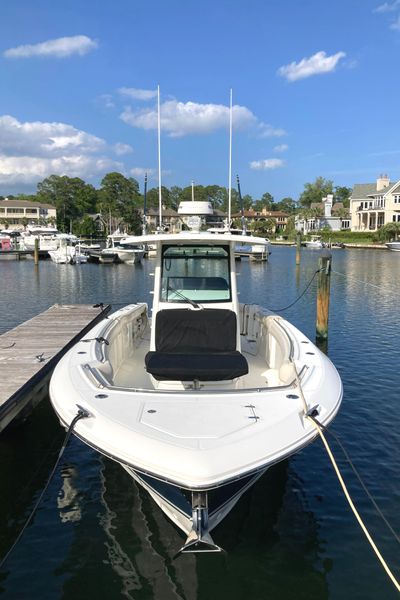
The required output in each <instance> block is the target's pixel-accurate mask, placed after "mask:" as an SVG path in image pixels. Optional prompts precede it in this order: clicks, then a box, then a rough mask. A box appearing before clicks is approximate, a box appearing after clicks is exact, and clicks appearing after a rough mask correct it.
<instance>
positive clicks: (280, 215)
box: [233, 207, 290, 233]
mask: <svg viewBox="0 0 400 600" xmlns="http://www.w3.org/2000/svg"><path fill="white" fill-rule="evenodd" d="M243 214H244V217H245V219H246V223H247V228H248V229H249V230H252V229H253V228H254V224H255V223H259V222H260V221H269V220H270V219H271V220H272V221H274V223H275V225H274V228H273V233H275V232H276V231H278V230H279V231H285V229H286V226H287V221H288V218H289V217H290V215H289V214H288V213H286V212H283V211H281V210H267V209H266V208H265V207H264V208H263V209H262V210H261V211H256V210H252V209H250V210H245V211H243ZM241 216H242V213H236V214H234V215H233V218H234V219H240V218H241Z"/></svg>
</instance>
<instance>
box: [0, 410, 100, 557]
mask: <svg viewBox="0 0 400 600" xmlns="http://www.w3.org/2000/svg"><path fill="white" fill-rule="evenodd" d="M77 407H78V409H79V410H78V412H77V414H76V415H75V417H74V418H73V420H72V421H71V424H70V426H69V427H68V431H67V433H66V436H65V438H64V441H63V444H62V446H61V449H60V452H59V453H58V457H57V460H56V462H55V464H54V467H53V468H52V470H51V473H50V475H49V477H48V479H47V481H46V484H45V486H44V488H43V490H42V491H41V493H40V495H39V498H38V499H37V501H36V502H35V505H34V507H33V509H32V511H31V513H30V515H29V517H28V518H27V520H26V521H25V523H24V525H23V527H22V529H21V531H20V532H19V534H18V536H17V538H16V540H15V541H14V543H13V544H12V546H11V548H10V549H9V550H8V552H7V553H6V555H5V556H4V557H3V558H2V559H1V561H0V569H2V567H3V565H4V564H5V562H6V561H7V559H8V557H9V556H10V554H11V553H12V551H13V550H14V548H15V547H16V546H17V544H18V542H19V541H20V539H21V538H22V536H23V534H24V532H25V529H26V528H27V527H28V525H29V523H30V522H31V521H32V519H33V517H34V515H35V513H36V511H37V509H38V508H39V505H40V503H41V501H42V498H43V496H44V495H45V493H46V491H47V488H48V487H49V485H50V482H51V480H52V479H53V477H54V474H55V472H56V470H57V468H58V465H59V463H60V460H61V458H62V455H63V454H64V451H65V449H66V447H67V444H68V442H69V438H70V437H71V434H72V431H73V429H74V427H75V425H76V424H77V422H78V421H79V420H80V419H87V418H89V417H91V416H92V415H91V414H90V413H89V412H88V411H87V410H86V409H85V408H83V407H82V406H79V405H78V404H77Z"/></svg>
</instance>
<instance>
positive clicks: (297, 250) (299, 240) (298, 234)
mask: <svg viewBox="0 0 400 600" xmlns="http://www.w3.org/2000/svg"><path fill="white" fill-rule="evenodd" d="M300 249H301V233H300V231H298V232H297V234H296V265H299V264H300Z"/></svg>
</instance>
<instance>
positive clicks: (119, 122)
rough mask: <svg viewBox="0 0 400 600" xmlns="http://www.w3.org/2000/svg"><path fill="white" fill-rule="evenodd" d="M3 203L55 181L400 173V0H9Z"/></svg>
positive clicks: (249, 183)
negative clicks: (111, 175)
mask: <svg viewBox="0 0 400 600" xmlns="http://www.w3.org/2000/svg"><path fill="white" fill-rule="evenodd" d="M0 33H1V35H0V81H1V88H0V194H2V195H5V194H7V193H13V194H16V193H19V192H22V193H29V192H34V191H36V185H37V183H38V182H39V181H41V180H43V179H44V178H45V177H47V176H49V175H50V174H53V173H55V174H60V175H61V174H65V175H68V176H71V177H81V178H82V179H84V180H85V181H87V182H90V183H93V184H94V185H96V186H98V185H99V182H100V181H101V178H102V177H103V176H104V174H105V173H107V172H110V171H115V170H116V171H120V172H122V173H124V175H126V176H133V177H135V178H136V179H137V180H138V181H139V184H140V186H141V188H143V179H144V172H145V171H147V172H148V173H149V185H150V186H156V185H157V181H158V174H157V130H156V125H157V115H156V108H157V98H156V95H155V94H156V89H157V85H159V86H160V90H161V123H162V135H161V155H162V182H163V184H164V185H166V186H167V187H171V186H172V185H179V186H182V187H184V186H187V185H190V183H191V181H192V180H194V181H195V182H196V183H198V184H203V185H207V184H219V185H225V186H227V185H228V165H229V163H228V156H229V155H228V148H229V131H228V129H229V127H228V125H229V108H228V107H229V93H230V89H231V88H232V90H233V104H234V111H233V124H234V131H233V159H232V160H233V162H232V175H233V182H232V183H233V185H234V184H235V175H236V173H238V174H239V176H240V180H241V187H242V193H249V194H251V195H252V196H253V197H254V198H255V199H256V198H259V197H260V196H261V195H262V194H263V193H264V192H270V193H271V194H272V195H273V196H274V198H275V200H276V201H279V200H280V199H282V198H283V197H286V196H291V197H293V198H294V199H297V198H298V196H299V194H300V193H301V192H302V190H303V188H304V184H305V183H306V182H310V181H314V180H315V178H316V177H318V176H323V177H325V178H327V179H332V180H333V181H334V184H335V185H343V186H348V187H352V186H353V184H354V183H362V182H372V181H374V180H375V179H376V177H377V176H378V175H379V174H380V173H382V172H384V173H388V175H389V176H390V177H391V179H398V178H399V177H400V168H399V160H400V145H399V133H398V130H399V112H400V111H399V97H400V95H399V77H398V72H399V63H400V60H399V58H400V0H388V1H387V2H385V1H382V0H376V1H375V0H346V1H345V0H335V1H334V2H332V1H331V2H328V1H326V0H303V1H302V2H299V1H298V0H280V1H278V0H246V1H244V0H230V1H228V0H214V1H211V0H202V1H199V0H197V1H193V0H185V1H183V0H182V1H180V0H164V1H162V0H147V2H143V1H141V2H139V1H137V0H114V2H109V1H107V2H106V1H104V0H96V1H94V0H85V1H84V2H82V0H80V1H79V2H78V1H77V0H68V2H67V1H65V0H64V1H60V2H54V0H51V1H48V0H35V2H32V0H14V1H13V2H11V1H10V0H8V1H6V0H3V2H2V3H1V8H0Z"/></svg>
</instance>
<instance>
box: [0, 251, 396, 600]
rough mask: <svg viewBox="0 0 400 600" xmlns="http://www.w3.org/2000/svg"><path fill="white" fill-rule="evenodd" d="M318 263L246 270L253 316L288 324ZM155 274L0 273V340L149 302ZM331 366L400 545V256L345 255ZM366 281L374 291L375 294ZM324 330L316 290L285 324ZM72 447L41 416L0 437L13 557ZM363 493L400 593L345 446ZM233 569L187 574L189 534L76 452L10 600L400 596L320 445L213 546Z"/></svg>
mask: <svg viewBox="0 0 400 600" xmlns="http://www.w3.org/2000/svg"><path fill="white" fill-rule="evenodd" d="M317 260H318V252H316V251H310V250H304V251H303V253H302V264H301V266H300V269H299V270H298V271H297V272H296V267H295V253H294V249H293V248H277V247H274V248H273V253H272V255H271V260H270V262H269V263H268V264H248V263H246V262H242V263H238V265H237V270H238V272H239V273H240V277H239V286H240V289H241V300H242V301H243V302H256V303H259V304H263V305H264V306H266V307H268V308H273V309H278V308H280V307H284V306H286V305H288V304H289V303H290V302H291V301H292V300H294V299H295V298H296V297H297V296H298V294H299V293H300V291H301V290H302V289H304V287H305V285H306V284H307V283H308V281H309V280H310V279H311V277H312V274H313V272H314V270H315V269H316V268H317ZM153 265H154V263H152V261H150V260H149V261H145V262H144V264H143V266H127V265H118V266H117V265H90V264H87V265H80V266H75V267H73V266H69V265H54V264H52V263H51V262H41V263H40V266H39V268H38V269H35V268H34V265H33V264H32V262H28V261H23V262H19V263H18V262H14V261H10V262H7V261H2V262H0V286H1V295H0V332H3V331H5V330H7V329H9V328H11V327H12V326H14V325H16V324H18V323H20V322H22V321H24V320H26V319H28V318H30V317H32V316H34V315H35V314H37V313H38V312H40V311H42V310H44V309H46V308H48V307H49V306H50V305H52V304H54V303H56V302H59V303H95V302H113V303H115V308H118V307H119V303H122V304H125V303H128V302H133V301H136V300H143V299H144V300H147V301H148V302H150V299H151V296H150V294H149V290H150V286H151V285H152V281H153V280H152V278H150V277H149V272H151V271H152V270H153ZM333 269H334V271H336V272H338V273H340V275H339V274H336V273H334V274H332V280H331V310H330V338H329V356H330V358H331V359H332V360H333V362H334V363H335V364H336V366H337V368H338V370H339V372H340V374H341V376H342V379H343V384H344V389H345V394H344V402H343V405H342V410H341V412H340V414H339V416H338V417H337V419H336V421H335V423H334V425H333V427H332V429H333V430H334V431H335V433H337V434H338V435H339V436H340V437H341V439H342V441H343V442H344V443H345V445H346V448H347V450H348V452H349V454H350V456H351V457H352V459H353V461H354V462H355V464H356V466H357V467H358V469H359V471H360V472H361V474H362V476H363V479H364V481H365V482H366V483H367V485H368V487H369V488H370V490H371V492H372V493H373V495H374V497H375V499H376V500H377V502H378V504H379V505H380V506H381V508H382V510H383V512H384V513H385V515H386V517H387V518H388V519H389V521H390V522H391V523H392V525H393V527H394V528H395V530H396V531H398V532H400V510H399V507H400V451H399V441H400V394H399V389H400V369H399V367H398V365H399V364H400V337H399V318H400V306H399V302H398V297H399V296H398V293H399V281H400V254H398V253H394V252H389V251H371V250H369V251H367V250H365V251H363V250H352V251H351V250H337V251H334V252H333ZM358 280H361V281H363V282H365V283H361V282H360V281H358ZM283 314H284V315H285V316H286V317H287V318H288V319H289V320H291V321H292V322H293V323H294V324H295V325H296V326H298V327H299V328H300V329H302V330H303V331H304V332H305V333H306V335H308V336H309V337H311V338H313V337H314V329H315V282H314V283H313V285H312V286H311V288H310V290H309V292H308V293H307V294H306V295H305V296H304V298H303V299H302V300H301V301H300V302H299V303H297V304H296V305H295V306H294V307H293V308H291V309H289V310H288V311H286V312H285V313H283ZM63 438H64V432H63V430H61V428H60V427H59V425H58V422H57V419H56V418H55V417H54V415H53V413H52V410H51V407H50V405H49V403H48V402H47V401H45V402H43V403H42V404H41V405H39V407H37V409H36V410H35V412H34V413H33V414H32V415H31V417H30V418H29V419H28V421H26V422H25V423H24V424H22V425H20V426H18V428H17V427H14V428H10V429H8V430H6V431H5V432H4V433H2V434H1V436H0V481H1V493H0V535H1V537H0V555H4V553H5V552H6V551H7V549H8V547H9V546H10V545H11V543H12V541H13V540H14V539H15V537H16V535H17V533H18V532H19V530H20V528H21V526H22V524H23V523H24V521H25V519H26V518H27V516H28V515H29V513H30V511H31V509H32V506H33V505H34V502H35V500H36V499H37V497H38V495H39V493H40V491H41V489H42V487H43V485H44V483H45V481H46V480H47V477H48V475H49V473H50V471H51V468H52V466H53V464H54V462H55V460H56V457H57V454H58V450H59V448H60V445H61V443H62V440H63ZM332 445H333V447H334V449H335V450H336V455H337V457H338V459H339V463H340V465H341V467H342V469H343V473H344V476H345V478H346V480H347V482H348V484H349V488H350V491H351V493H352V495H353V498H354V500H355V502H356V503H357V505H358V507H359V509H360V511H361V513H362V515H363V516H364V518H365V521H366V523H367V525H368V526H369V528H370V530H371V532H372V533H373V535H374V537H375V541H376V542H377V544H378V546H379V548H380V549H381V550H382V552H383V554H384V555H385V557H386V558H387V560H388V562H389V564H390V565H391V567H392V568H393V570H394V571H395V573H396V574H397V576H398V577H400V560H399V548H398V544H397V543H396V542H395V541H393V539H392V538H391V537H390V534H389V533H388V532H387V530H386V529H385V527H384V525H383V524H382V523H381V521H380V520H379V518H378V517H377V516H376V515H375V512H374V510H373V508H372V507H371V504H370V502H369V500H368V499H367V498H366V497H365V495H364V493H363V492H362V490H360V486H359V484H358V482H357V481H356V479H355V477H354V475H352V472H351V470H350V469H349V468H348V467H347V466H346V463H345V461H344V460H343V459H342V458H341V455H340V451H339V449H336V445H335V444H334V443H333V442H332ZM213 535H214V538H215V540H216V542H217V543H218V544H220V545H221V546H222V547H223V548H225V549H226V551H227V552H226V554H223V555H208V556H207V555H204V556H197V557H195V556H184V557H180V558H178V559H175V560H174V558H173V557H174V554H175V552H176V550H177V549H178V548H179V547H180V546H181V544H182V541H183V536H182V534H181V533H180V532H179V531H178V530H177V529H176V528H175V527H174V526H173V525H172V524H171V523H170V522H169V521H168V520H167V519H166V518H165V517H164V515H163V514H162V513H161V511H160V510H159V509H158V508H157V507H156V506H155V505H154V503H153V502H152V501H151V499H150V498H149V497H148V496H147V494H146V493H145V492H143V491H142V490H141V489H138V488H137V487H136V485H135V484H134V483H133V482H132V480H131V478H130V477H129V476H128V475H127V474H126V473H125V471H124V470H123V469H122V468H121V467H119V466H118V465H116V464H114V463H113V462H111V461H109V460H107V459H105V458H103V457H101V456H99V455H98V454H97V453H96V452H94V451H92V450H90V449H88V448H87V447H86V446H84V445H83V444H81V443H80V442H79V441H78V440H76V439H72V440H71V442H70V444H69V446H68V448H67V450H66V452H65V453H64V456H63V459H62V462H61V465H60V467H59V469H58V471H57V473H56V475H55V477H54V479H53V480H52V483H51V484H50V487H49V488H48V490H47V493H46V494H45V497H44V499H43V501H42V503H41V505H40V508H39V510H38V512H37V514H36V516H35V518H34V520H33V522H32V523H31V525H30V526H29V527H28V529H27V530H26V532H25V534H24V536H23V538H22V540H21V541H20V543H19V544H18V546H17V547H16V548H15V550H14V552H13V553H12V555H11V556H10V558H9V560H8V562H7V564H6V567H5V568H4V569H3V572H2V573H1V574H0V596H1V597H2V598H5V599H15V600H25V599H29V600H31V599H34V600H36V599H40V600H47V599H51V600H53V599H54V600H55V599H61V598H62V599H64V600H70V599H71V600H72V599H74V600H80V599H89V598H90V599H91V598H96V599H98V600H103V599H107V600H114V599H118V598H132V599H135V600H140V599H151V598H156V599H161V600H164V599H165V600H169V599H171V600H176V599H188V600H192V599H193V600H194V599H201V600H203V599H204V600H209V599H213V598H219V599H221V600H228V599H229V600H239V599H246V600H267V599H268V600H275V599H276V600H277V599H278V598H279V600H289V599H290V600H302V599H304V600H314V599H315V600H317V599H318V600H324V599H327V598H329V599H335V600H336V599H337V600H339V599H341V600H343V599H344V600H346V599H351V600H358V599H360V600H375V599H377V598H379V599H384V600H386V599H387V600H392V599H394V598H397V597H398V596H397V594H396V592H395V590H394V588H393V586H392V584H391V583H390V581H389V580H388V579H387V577H386V575H385V574H384V572H383V570H382V568H381V567H380V566H379V565H378V563H377V560H376V559H375V556H374V555H373V553H372V551H371V550H370V548H369V545H368V544H367V541H366V540H365V538H364V535H363V534H362V532H361V531H360V529H359V526H358V525H357V523H356V522H355V519H354V517H353V516H352V514H351V513H350V510H349V508H348V506H347V503H346V501H345V500H344V498H343V495H342V492H341V490H340V489H339V484H338V483H337V480H336V477H335V475H334V473H333V471H332V468H331V466H330V463H329V461H328V458H327V456H326V454H325V451H324V449H323V446H322V444H321V443H320V442H316V443H314V444H313V445H312V446H309V447H308V448H307V449H305V450H304V451H303V452H301V453H300V454H298V455H296V456H295V457H293V458H292V459H290V460H289V461H287V462H284V463H281V464H280V465H278V466H277V467H275V468H273V469H271V470H270V471H269V472H268V473H267V474H266V476H264V477H263V478H262V479H261V480H260V481H259V482H258V483H257V484H256V485H255V486H254V487H253V488H252V489H251V490H250V491H249V492H248V493H247V495H245V496H244V497H243V498H242V500H241V501H240V502H239V504H238V505H237V506H236V508H235V509H234V510H233V511H232V513H231V514H230V515H229V516H228V517H227V518H226V519H225V521H224V522H223V523H222V524H221V525H220V526H219V527H218V528H217V529H216V530H215V532H214V534H213Z"/></svg>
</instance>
